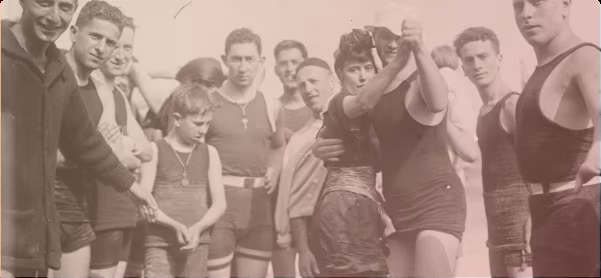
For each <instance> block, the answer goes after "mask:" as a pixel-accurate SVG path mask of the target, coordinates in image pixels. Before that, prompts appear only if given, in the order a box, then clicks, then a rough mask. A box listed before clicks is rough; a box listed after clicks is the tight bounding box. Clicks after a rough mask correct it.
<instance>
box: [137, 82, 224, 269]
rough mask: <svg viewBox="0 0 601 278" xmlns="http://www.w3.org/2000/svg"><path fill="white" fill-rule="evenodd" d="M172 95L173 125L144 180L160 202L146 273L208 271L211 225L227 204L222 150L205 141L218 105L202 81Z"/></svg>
mask: <svg viewBox="0 0 601 278" xmlns="http://www.w3.org/2000/svg"><path fill="white" fill-rule="evenodd" d="M170 101H171V103H170V105H171V106H172V108H173V114H172V115H171V117H172V119H171V120H172V121H173V126H172V128H171V130H170V131H169V133H168V134H167V136H166V137H165V138H163V139H161V140H159V141H157V142H155V143H153V144H152V149H153V159H152V161H151V162H150V163H149V164H148V167H143V170H142V182H141V184H142V186H144V188H145V189H146V190H148V191H151V192H152V194H153V196H155V197H156V198H157V203H158V205H159V214H158V218H157V220H156V222H155V223H152V224H150V226H149V227H148V230H147V234H146V275H147V276H148V277H168V276H169V277H174V276H175V277H206V276H207V274H208V273H207V261H208V254H209V242H210V229H209V228H211V226H213V224H214V223H215V222H216V221H217V220H218V219H219V218H220V217H221V216H222V215H223V214H224V212H225V208H226V200H225V192H224V191H225V190H224V187H223V184H222V181H221V178H222V176H221V161H220V159H219V155H218V154H217V151H216V149H215V148H214V147H212V146H209V145H207V144H205V143H203V141H204V135H205V133H206V132H207V129H208V127H209V122H210V121H211V119H212V117H213V108H214V105H213V103H212V102H211V100H210V98H209V91H208V90H206V89H204V88H201V87H200V86H198V85H181V86H180V87H178V88H177V89H176V90H175V91H174V92H173V94H172V97H171V98H170ZM209 194H210V195H209ZM209 200H210V201H209Z"/></svg>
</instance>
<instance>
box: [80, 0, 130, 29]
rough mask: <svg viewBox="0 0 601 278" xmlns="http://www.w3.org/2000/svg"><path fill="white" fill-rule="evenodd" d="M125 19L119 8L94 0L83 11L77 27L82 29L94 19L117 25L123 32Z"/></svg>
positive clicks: (100, 0)
mask: <svg viewBox="0 0 601 278" xmlns="http://www.w3.org/2000/svg"><path fill="white" fill-rule="evenodd" d="M124 17H125V16H124V15H123V12H121V10H120V9H119V8H117V7H115V6H112V5H111V4H109V3H107V2H105V1H102V0H92V1H90V2H88V3H86V4H85V5H84V6H83V8H82V9H81V12H80V13H79V16H78V17H77V21H76V22H75V26H77V27H79V28H82V27H84V26H86V25H87V24H89V23H90V22H92V20H94V19H102V20H106V21H108V22H110V23H113V24H115V25H116V26H117V28H118V29H119V31H123V26H124V22H123V21H124Z"/></svg>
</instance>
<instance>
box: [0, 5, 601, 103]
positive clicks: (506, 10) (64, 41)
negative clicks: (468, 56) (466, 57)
mask: <svg viewBox="0 0 601 278" xmlns="http://www.w3.org/2000/svg"><path fill="white" fill-rule="evenodd" d="M87 1H89V0H80V2H81V3H80V8H81V7H82V6H83V4H85V3H86V2H87ZM384 1H396V2H400V3H402V4H407V5H410V6H412V7H413V8H414V9H415V10H417V11H418V13H419V14H418V16H419V19H420V21H421V22H422V23H423V27H424V30H425V33H426V40H427V43H428V45H429V48H430V49H432V48H434V47H435V46H438V45H441V44H451V43H452V40H453V39H454V38H455V36H456V35H457V34H458V33H459V32H461V31H462V30H463V29H465V28H467V27H471V26H485V27H489V28H491V29H493V30H494V31H495V32H496V33H497V34H498V36H499V38H500V40H501V48H502V51H503V54H504V57H505V60H504V67H503V71H502V73H503V75H504V78H505V79H506V81H507V82H508V83H509V85H510V86H511V87H513V88H514V89H515V90H520V89H521V85H522V83H521V78H522V76H521V72H522V70H521V68H522V67H520V65H521V63H523V64H525V65H526V66H525V68H526V69H527V70H526V72H529V71H531V70H532V68H533V67H534V65H535V58H534V53H533V52H532V50H531V49H530V48H529V47H528V45H527V44H526V43H525V41H524V40H523V38H522V37H521V35H520V33H519V31H518V29H517V27H516V25H515V22H514V18H513V9H512V5H511V2H512V1H511V0H251V1H249V0H192V1H190V0H168V1H166V0H107V2H110V3H113V4H115V5H117V6H119V7H121V8H122V9H123V10H124V12H125V13H126V14H127V15H129V16H132V17H134V19H135V20H136V24H137V25H138V26H139V28H138V31H137V34H136V45H135V53H136V56H137V57H138V58H139V59H140V60H141V61H142V62H143V63H144V64H145V65H147V66H148V67H149V68H160V67H170V68H172V67H176V66H178V65H179V66H181V65H183V64H184V63H186V62H187V61H189V60H191V59H193V58H196V57H201V56H209V57H214V58H217V59H219V57H220V55H222V54H223V52H224V50H223V48H224V43H225V38H226V36H227V35H228V33H229V32H230V31H232V30H233V29H235V28H240V27H249V28H251V29H253V30H254V31H255V32H256V33H258V34H259V35H260V36H261V37H262V40H263V55H264V56H265V57H266V70H267V77H266V80H265V84H264V86H263V90H264V91H265V92H266V93H269V94H273V95H274V96H276V95H278V94H280V93H281V91H282V89H281V85H280V83H279V80H278V79H277V77H276V76H275V74H273V65H274V57H273V48H274V46H275V45H276V44H277V43H278V42H279V41H281V40H284V39H296V40H299V41H301V42H303V43H304V44H305V45H306V46H307V49H308V51H309V56H316V57H319V58H322V59H325V60H326V61H328V62H330V63H333V53H334V50H335V49H336V47H337V46H338V39H339V38H340V35H341V34H342V33H344V32H348V31H350V30H351V28H352V27H361V26H363V25H365V23H366V22H367V21H368V20H369V18H371V16H372V14H373V12H372V11H374V10H375V9H376V8H377V7H378V6H379V5H381V4H382V3H383V2H384ZM190 2H191V3H190ZM573 2H574V3H573V7H572V15H571V20H572V26H573V28H574V30H576V32H577V33H578V34H579V35H580V36H582V37H583V38H584V39H585V40H588V41H591V42H593V43H596V44H598V43H599V3H598V2H597V1H594V0H574V1H573ZM187 3H190V5H188V6H187V7H186V8H184V9H183V10H182V11H181V12H180V13H179V15H178V16H177V18H174V16H175V15H176V13H177V12H178V10H179V9H180V8H181V7H183V6H184V5H186V4H187ZM1 6H2V18H3V19H4V18H16V17H18V16H19V15H20V13H21V7H20V5H19V2H18V0H5V1H3V3H2V4H1ZM73 21H75V17H74V20H73ZM57 44H58V45H59V47H61V48H65V49H68V48H69V47H70V41H69V36H68V32H65V34H64V35H63V36H62V37H61V38H60V39H59V40H58V41H57Z"/></svg>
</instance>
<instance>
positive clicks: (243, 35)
mask: <svg viewBox="0 0 601 278" xmlns="http://www.w3.org/2000/svg"><path fill="white" fill-rule="evenodd" d="M240 43H254V44H255V45H256V46H257V51H258V52H259V55H261V52H262V50H263V49H262V45H261V37H259V35H257V34H255V33H254V32H253V31H251V30H250V29H248V28H240V29H236V30H234V31H232V32H231V33H230V34H229V35H228V36H227V38H226V39H225V55H227V54H228V53H229V52H230V48H231V47H232V45H234V44H240Z"/></svg>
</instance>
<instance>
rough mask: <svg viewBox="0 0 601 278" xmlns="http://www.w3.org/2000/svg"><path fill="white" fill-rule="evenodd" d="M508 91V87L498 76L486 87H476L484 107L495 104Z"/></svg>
mask: <svg viewBox="0 0 601 278" xmlns="http://www.w3.org/2000/svg"><path fill="white" fill-rule="evenodd" d="M509 91H510V89H509V86H507V84H506V83H505V82H504V81H503V80H502V79H501V78H500V77H499V76H498V75H497V77H496V78H495V80H494V81H493V82H492V83H490V84H489V85H488V86H485V87H478V93H479V94H480V98H481V99H482V103H483V104H484V105H491V104H495V103H496V102H497V101H498V100H499V99H500V98H502V97H503V96H504V95H505V94H506V93H508V92H509Z"/></svg>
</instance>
